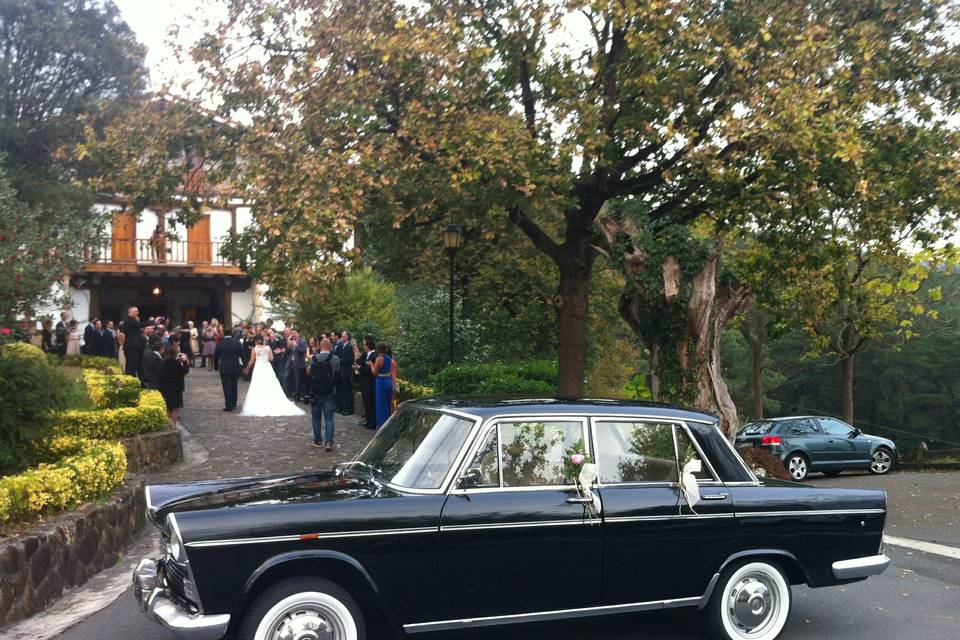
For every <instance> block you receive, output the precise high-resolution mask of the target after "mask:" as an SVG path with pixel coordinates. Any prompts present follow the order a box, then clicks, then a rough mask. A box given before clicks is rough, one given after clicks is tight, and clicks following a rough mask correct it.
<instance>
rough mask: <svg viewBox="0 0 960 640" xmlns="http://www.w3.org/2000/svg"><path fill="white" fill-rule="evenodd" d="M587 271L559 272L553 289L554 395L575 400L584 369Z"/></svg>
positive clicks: (588, 276)
mask: <svg viewBox="0 0 960 640" xmlns="http://www.w3.org/2000/svg"><path fill="white" fill-rule="evenodd" d="M589 294H590V270H589V269H584V270H576V269H574V270H566V269H561V270H560V284H559V285H558V287H557V300H556V306H557V321H558V322H557V324H558V342H557V356H558V358H557V359H558V361H559V362H558V364H559V373H558V376H557V396H558V397H561V398H579V397H581V396H582V395H583V378H584V375H585V373H586V367H587V312H588V310H589V300H590V298H589Z"/></svg>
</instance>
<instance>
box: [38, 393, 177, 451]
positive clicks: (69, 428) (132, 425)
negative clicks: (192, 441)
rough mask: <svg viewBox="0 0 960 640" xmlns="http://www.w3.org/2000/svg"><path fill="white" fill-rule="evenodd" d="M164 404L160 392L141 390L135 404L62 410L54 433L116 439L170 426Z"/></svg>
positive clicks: (57, 418) (57, 417)
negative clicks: (91, 409)
mask: <svg viewBox="0 0 960 640" xmlns="http://www.w3.org/2000/svg"><path fill="white" fill-rule="evenodd" d="M169 426H170V421H169V419H168V418H167V406H166V404H165V403H164V401H163V396H161V395H160V392H159V391H153V390H144V391H142V392H141V393H140V397H139V399H138V401H137V404H136V406H133V407H119V408H116V409H99V410H93V411H76V410H71V411H64V412H62V413H60V414H58V415H57V416H56V421H55V423H54V427H53V432H54V433H55V434H56V435H60V436H74V437H80V438H95V439H116V438H126V437H130V436H135V435H137V434H140V433H147V432H150V431H163V430H164V429H167V428H169Z"/></svg>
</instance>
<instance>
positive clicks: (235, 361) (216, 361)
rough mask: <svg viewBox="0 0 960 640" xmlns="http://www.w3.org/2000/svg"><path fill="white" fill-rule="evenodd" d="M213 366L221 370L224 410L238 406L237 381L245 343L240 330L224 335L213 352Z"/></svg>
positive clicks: (241, 365) (240, 370)
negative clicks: (241, 338)
mask: <svg viewBox="0 0 960 640" xmlns="http://www.w3.org/2000/svg"><path fill="white" fill-rule="evenodd" d="M213 368H214V369H216V370H217V371H219V372H220V384H221V385H222V386H223V402H224V407H223V410H224V411H233V410H234V409H236V408H237V383H238V381H239V380H240V373H241V372H242V371H243V343H242V342H240V332H239V331H234V332H233V334H232V335H227V336H224V337H223V339H222V340H221V341H220V342H219V343H217V349H216V350H215V351H214V352H213Z"/></svg>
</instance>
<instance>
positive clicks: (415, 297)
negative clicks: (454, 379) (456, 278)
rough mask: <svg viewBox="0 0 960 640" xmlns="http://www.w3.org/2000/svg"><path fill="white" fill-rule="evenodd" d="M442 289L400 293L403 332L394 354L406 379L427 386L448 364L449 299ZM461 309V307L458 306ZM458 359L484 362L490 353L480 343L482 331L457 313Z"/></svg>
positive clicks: (456, 345) (458, 360) (456, 349)
mask: <svg viewBox="0 0 960 640" xmlns="http://www.w3.org/2000/svg"><path fill="white" fill-rule="evenodd" d="M448 295H449V294H448V293H447V291H445V290H442V289H429V288H417V289H412V288H411V289H403V290H401V291H400V293H399V299H400V303H399V307H398V314H397V315H398V317H399V320H400V326H401V327H402V332H401V334H400V335H399V336H397V338H396V340H395V341H394V343H393V345H392V347H393V353H394V355H395V356H396V358H397V366H398V367H399V370H400V373H401V374H402V375H403V377H404V378H408V379H410V380H413V381H415V382H421V383H422V382H427V381H428V380H429V379H430V376H432V375H433V374H435V373H436V372H438V371H440V370H441V369H443V368H444V367H445V366H447V365H448V364H449V347H448V344H449V342H448V341H449V335H450V333H449V331H450V320H449V315H448V314H449V306H448V305H449V298H448ZM458 306H459V305H458ZM454 329H455V344H454V347H455V354H454V355H455V358H456V361H457V362H467V363H471V362H482V361H484V360H486V359H487V358H488V356H489V351H488V350H487V349H486V348H485V347H484V345H483V344H482V343H481V339H480V333H481V331H480V328H479V327H478V326H477V325H476V324H475V323H474V322H472V321H470V320H467V319H465V318H464V317H463V315H462V313H461V311H460V310H459V309H457V312H456V321H455V322H454Z"/></svg>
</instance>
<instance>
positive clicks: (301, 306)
mask: <svg viewBox="0 0 960 640" xmlns="http://www.w3.org/2000/svg"><path fill="white" fill-rule="evenodd" d="M306 282H307V283H308V284H303V285H301V286H300V287H298V288H297V290H296V291H295V292H294V293H293V296H292V298H291V301H292V306H291V309H290V314H291V316H292V319H293V322H294V324H296V325H297V326H298V327H299V328H300V330H301V331H303V332H305V333H306V334H307V335H314V336H316V335H320V334H321V333H323V332H325V331H332V330H333V329H347V330H349V331H352V332H353V335H354V336H355V337H357V338H362V337H363V335H364V334H365V333H372V334H373V335H375V336H377V337H378V338H388V337H393V336H396V335H397V334H398V333H399V329H400V326H399V321H398V314H397V308H398V301H397V292H396V289H395V288H394V287H393V286H392V285H390V284H389V283H387V282H386V281H384V280H383V278H381V277H379V276H378V275H376V274H375V273H374V272H373V271H372V270H370V269H355V270H353V271H351V272H350V273H348V274H346V276H344V277H343V278H341V279H339V280H337V281H335V282H334V283H333V284H330V285H327V284H326V283H323V282H318V281H315V280H313V279H309V280H307V281H306Z"/></svg>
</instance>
